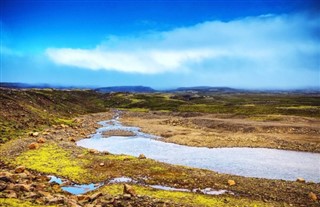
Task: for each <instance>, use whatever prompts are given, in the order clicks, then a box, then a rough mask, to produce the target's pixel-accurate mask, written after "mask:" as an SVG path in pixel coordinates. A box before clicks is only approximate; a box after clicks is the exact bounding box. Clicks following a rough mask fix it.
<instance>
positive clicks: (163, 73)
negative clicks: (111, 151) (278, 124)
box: [0, 0, 320, 89]
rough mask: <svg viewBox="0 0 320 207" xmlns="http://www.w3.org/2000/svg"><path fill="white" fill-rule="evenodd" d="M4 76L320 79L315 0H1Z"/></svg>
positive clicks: (193, 82) (150, 80) (238, 83)
mask: <svg viewBox="0 0 320 207" xmlns="http://www.w3.org/2000/svg"><path fill="white" fill-rule="evenodd" d="M0 8H1V19H0V26H1V47H0V49H1V50H0V52H1V65H0V67H1V68H0V81H1V82H21V83H31V84H39V83H47V84H53V85H60V86H85V87H87V86H90V87H103V86H120V85H122V86H131V85H144V86H151V87H154V88H156V89H169V88H174V87H181V86H218V87H221V86H223V87H233V88H244V89H300V88H309V87H312V88H320V3H319V1H317V0H171V1H170V0H122V1H121V0H1V1H0Z"/></svg>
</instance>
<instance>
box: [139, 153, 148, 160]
mask: <svg viewBox="0 0 320 207" xmlns="http://www.w3.org/2000/svg"><path fill="white" fill-rule="evenodd" d="M138 158H139V159H147V157H146V156H145V155H144V154H140V155H139V157H138Z"/></svg>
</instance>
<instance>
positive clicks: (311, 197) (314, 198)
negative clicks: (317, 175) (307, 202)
mask: <svg viewBox="0 0 320 207" xmlns="http://www.w3.org/2000/svg"><path fill="white" fill-rule="evenodd" d="M308 196H309V198H310V199H311V200H313V201H316V200H318V197H317V195H316V194H315V193H313V192H310V193H309V194H308Z"/></svg>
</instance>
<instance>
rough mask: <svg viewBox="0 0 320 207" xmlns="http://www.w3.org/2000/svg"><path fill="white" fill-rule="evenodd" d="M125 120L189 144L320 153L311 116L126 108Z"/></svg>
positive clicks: (319, 130) (317, 125)
mask: <svg viewBox="0 0 320 207" xmlns="http://www.w3.org/2000/svg"><path fill="white" fill-rule="evenodd" d="M121 121H122V122H123V123H125V124H126V125H129V126H130V125H132V126H138V127H140V128H141V129H142V131H143V132H146V133H150V134H154V135H157V136H159V137H161V138H162V139H161V141H164V142H171V143H176V144H181V145H187V146H197V147H210V148H217V147H254V148H255V147H263V148H272V149H284V150H294V151H305V152H317V153H319V152H320V139H319V137H320V120H319V119H317V118H311V117H308V118H307V117H297V116H286V115H277V116H272V115H266V116H262V115H260V116H256V117H252V116H250V117H246V116H239V115H238V116H237V115H232V114H206V113H191V112H184V113H174V112H130V111H125V112H124V113H123V116H122V117H121Z"/></svg>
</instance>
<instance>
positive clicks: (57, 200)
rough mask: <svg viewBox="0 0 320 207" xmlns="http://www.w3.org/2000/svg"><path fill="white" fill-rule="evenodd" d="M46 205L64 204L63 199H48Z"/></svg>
mask: <svg viewBox="0 0 320 207" xmlns="http://www.w3.org/2000/svg"><path fill="white" fill-rule="evenodd" d="M47 201H48V204H49V205H50V204H63V203H64V199H63V198H50V199H48V200H47Z"/></svg>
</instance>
